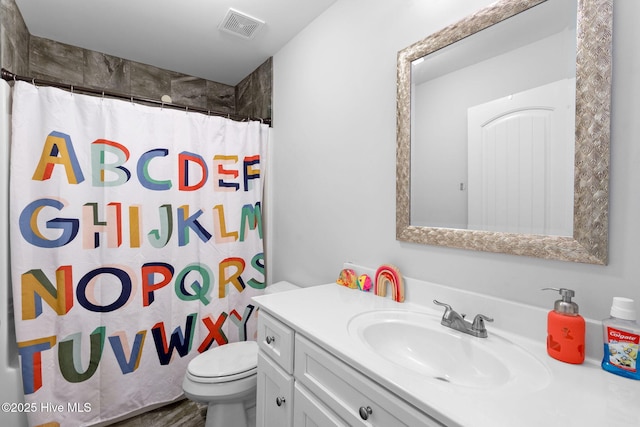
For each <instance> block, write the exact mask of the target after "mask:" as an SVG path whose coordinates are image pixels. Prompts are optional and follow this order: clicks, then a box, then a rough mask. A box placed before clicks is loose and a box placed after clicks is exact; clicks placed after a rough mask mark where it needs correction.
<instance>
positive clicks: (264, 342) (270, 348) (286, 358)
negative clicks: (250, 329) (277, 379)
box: [258, 310, 294, 374]
mask: <svg viewBox="0 0 640 427" xmlns="http://www.w3.org/2000/svg"><path fill="white" fill-rule="evenodd" d="M293 336H294V333H293V329H291V328H289V327H288V326H286V325H285V324H284V323H282V322H280V321H279V320H276V319H275V318H274V317H273V316H270V315H269V314H268V313H266V312H264V311H262V310H261V311H260V314H259V315H258V346H259V347H260V350H262V351H264V353H265V354H267V355H268V356H269V357H271V358H272V359H273V360H274V361H275V362H276V363H277V364H278V365H280V367H281V368H282V369H284V370H285V371H286V372H287V373H288V374H293Z"/></svg>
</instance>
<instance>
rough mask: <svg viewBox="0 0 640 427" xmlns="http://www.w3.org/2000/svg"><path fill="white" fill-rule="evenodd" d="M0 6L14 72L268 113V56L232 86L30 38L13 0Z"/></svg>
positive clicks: (0, 27)
mask: <svg viewBox="0 0 640 427" xmlns="http://www.w3.org/2000/svg"><path fill="white" fill-rule="evenodd" d="M0 6H1V7H2V17H1V19H0V62H1V65H2V67H4V68H6V69H8V70H9V71H11V72H13V73H16V74H19V75H25V76H31V77H34V78H39V79H44V80H50V81H55V82H61V83H65V84H73V85H78V86H88V87H92V88H95V89H99V90H105V91H115V92H122V93H126V94H131V95H132V96H137V97H142V98H150V99H156V100H158V99H160V97H161V96H162V95H169V96H171V98H172V100H173V102H174V103H176V104H182V105H186V106H189V107H194V108H203V109H207V110H211V111H217V112H222V113H230V114H234V113H237V114H240V115H247V116H252V117H263V118H270V117H271V80H272V68H273V67H272V60H271V58H269V59H268V60H267V61H265V62H264V63H263V64H262V65H260V66H259V67H258V68H257V69H256V70H255V71H254V72H253V73H251V74H250V75H248V76H246V77H245V78H244V79H243V80H242V81H241V82H240V83H239V84H238V85H237V86H235V87H233V86H229V85H225V84H222V83H218V82H214V81H210V80H205V79H201V78H197V77H193V76H188V75H185V74H181V73H177V72H173V71H168V70H164V69H161V68H158V67H154V66H151V65H146V64H141V63H138V62H134V61H129V60H126V59H122V58H118V57H115V56H111V55H106V54H103V53H100V52H95V51H91V50H87V49H83V48H80V47H76V46H70V45H67V44H64V43H58V42H56V41H53V40H49V39H44V38H41V37H36V36H32V35H30V34H29V31H28V29H27V27H26V25H25V23H24V20H23V19H22V15H21V14H20V11H19V10H18V8H17V6H16V4H15V1H14V0H0Z"/></svg>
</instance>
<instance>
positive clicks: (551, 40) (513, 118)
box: [411, 0, 576, 235]
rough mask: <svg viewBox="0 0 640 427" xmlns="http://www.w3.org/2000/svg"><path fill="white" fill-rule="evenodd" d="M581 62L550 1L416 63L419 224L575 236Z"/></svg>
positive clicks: (568, 13) (571, 25)
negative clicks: (575, 149) (577, 82)
mask: <svg viewBox="0 0 640 427" xmlns="http://www.w3.org/2000/svg"><path fill="white" fill-rule="evenodd" d="M541 23H544V25H541ZM486 47H489V48H486ZM575 56H576V3H575V1H570V0H549V1H547V2H545V3H542V4H541V5H539V6H536V7H534V8H531V9H529V10H526V11H524V12H522V13H520V14H518V15H516V16H514V17H512V18H510V19H507V20H504V21H502V22H499V23H497V24H495V25H492V26H491V27H489V28H486V29H484V30H482V31H480V32H478V33H476V34H474V36H473V37H467V38H465V39H463V40H460V41H458V42H456V43H453V44H451V45H449V46H447V47H445V48H443V49H441V50H439V51H438V52H434V53H432V54H429V55H427V56H426V57H422V58H418V59H416V60H415V61H412V65H411V89H412V107H413V110H412V117H411V123H412V124H413V129H412V132H411V147H412V153H411V224H412V225H423V226H431V227H450V228H465V229H466V228H470V229H474V230H492V231H507V232H516V233H535V234H564V235H571V234H572V232H573V230H572V221H573V203H571V200H572V199H573V146H574V136H573V131H574V129H575V123H574V116H575V104H574V103H575ZM552 183H553V186H552V185H551V184H552Z"/></svg>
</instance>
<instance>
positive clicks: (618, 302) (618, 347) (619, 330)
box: [602, 297, 640, 380]
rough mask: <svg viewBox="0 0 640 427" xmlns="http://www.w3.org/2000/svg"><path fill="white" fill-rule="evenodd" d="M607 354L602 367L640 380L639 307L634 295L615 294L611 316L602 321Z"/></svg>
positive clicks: (605, 353)
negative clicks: (639, 352) (630, 297)
mask: <svg viewBox="0 0 640 427" xmlns="http://www.w3.org/2000/svg"><path fill="white" fill-rule="evenodd" d="M602 330H603V333H604V356H603V358H602V369H604V370H606V371H609V372H611V373H613V374H616V375H620V376H623V377H627V378H632V379H634V380H640V369H639V368H640V367H639V366H638V347H639V346H640V325H639V324H638V323H637V322H636V307H635V303H634V301H633V300H632V299H629V298H623V297H614V298H613V304H612V305H611V317H609V318H608V319H605V320H603V321H602Z"/></svg>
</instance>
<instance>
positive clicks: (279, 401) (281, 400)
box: [276, 397, 285, 406]
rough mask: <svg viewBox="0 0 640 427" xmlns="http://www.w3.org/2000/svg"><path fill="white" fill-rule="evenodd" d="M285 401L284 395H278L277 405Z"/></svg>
mask: <svg viewBox="0 0 640 427" xmlns="http://www.w3.org/2000/svg"><path fill="white" fill-rule="evenodd" d="M284 402H285V400H284V397H276V405H278V406H282V405H283V404H284Z"/></svg>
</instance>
